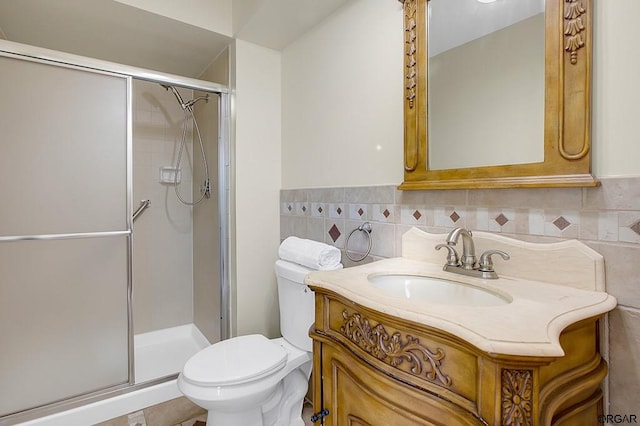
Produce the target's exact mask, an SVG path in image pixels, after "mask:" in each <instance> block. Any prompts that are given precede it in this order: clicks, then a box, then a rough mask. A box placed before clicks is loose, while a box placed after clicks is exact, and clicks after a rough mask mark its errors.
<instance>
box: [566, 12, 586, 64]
mask: <svg viewBox="0 0 640 426" xmlns="http://www.w3.org/2000/svg"><path fill="white" fill-rule="evenodd" d="M585 13H586V10H585V8H584V7H583V6H582V1H581V0H566V3H565V14H564V20H565V25H564V37H565V45H564V50H566V51H567V52H569V54H570V55H571V59H570V62H571V63H572V64H573V65H575V64H577V63H578V50H579V49H581V48H582V47H583V46H584V31H585V26H584V22H583V21H582V17H583V15H584V14H585Z"/></svg>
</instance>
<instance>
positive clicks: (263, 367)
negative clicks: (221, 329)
mask: <svg viewBox="0 0 640 426" xmlns="http://www.w3.org/2000/svg"><path fill="white" fill-rule="evenodd" d="M286 363H287V351H286V350H285V349H284V348H283V347H282V346H280V345H278V344H275V343H273V342H272V341H270V340H269V339H267V338H266V337H264V336H262V335H260V334H251V335H247V336H239V337H234V338H232V339H228V340H223V341H221V342H219V343H216V344H213V345H211V346H209V347H208V348H206V349H204V350H202V351H200V352H199V353H197V354H196V355H194V356H193V357H192V358H191V359H190V360H189V361H187V363H186V364H185V366H184V369H183V370H182V377H183V378H184V379H185V380H186V381H188V382H191V383H193V384H197V385H200V386H207V387H208V386H212V387H213V386H229V385H239V384H242V383H247V382H251V381H254V380H258V379H260V378H262V377H266V376H269V375H271V374H273V373H275V372H277V371H278V370H280V369H282V368H283V367H284V366H285V364H286Z"/></svg>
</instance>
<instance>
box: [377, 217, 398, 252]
mask: <svg viewBox="0 0 640 426" xmlns="http://www.w3.org/2000/svg"><path fill="white" fill-rule="evenodd" d="M372 225H373V232H371V254H372V255H374V256H379V257H384V258H389V257H394V256H395V253H396V247H395V241H396V238H395V232H396V227H395V226H394V225H391V224H386V223H374V224H372Z"/></svg>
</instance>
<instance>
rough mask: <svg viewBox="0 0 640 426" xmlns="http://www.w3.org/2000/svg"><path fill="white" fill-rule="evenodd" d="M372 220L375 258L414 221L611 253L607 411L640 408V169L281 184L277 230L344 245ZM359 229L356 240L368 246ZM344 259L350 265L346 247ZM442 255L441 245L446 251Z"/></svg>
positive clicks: (442, 229)
mask: <svg viewBox="0 0 640 426" xmlns="http://www.w3.org/2000/svg"><path fill="white" fill-rule="evenodd" d="M364 222H370V223H371V224H372V228H373V232H372V233H371V237H372V248H371V255H370V256H369V259H367V260H368V261H371V260H377V259H380V258H388V257H395V256H399V255H400V249H401V247H400V241H401V239H400V238H401V236H402V234H404V233H405V232H406V231H407V230H409V229H410V228H411V227H413V226H415V227H418V228H420V229H423V230H425V231H428V232H435V233H443V234H444V233H447V232H449V231H450V230H451V229H453V228H454V227H458V226H462V227H466V228H469V229H471V230H481V231H487V232H494V233H502V234H507V235H508V236H510V237H513V238H518V239H521V240H526V241H532V242H553V241H561V240H565V239H578V240H580V241H582V242H584V243H585V244H587V245H589V246H590V247H592V248H593V249H594V250H596V251H597V252H599V253H600V254H602V255H603V256H604V258H605V273H606V277H607V292H608V293H610V294H612V295H613V296H615V297H616V298H617V299H618V308H616V310H615V311H614V312H613V313H612V315H611V318H612V320H611V321H610V323H609V324H610V328H611V330H610V331H611V333H610V357H609V358H610V359H609V361H610V373H609V381H610V384H611V386H610V388H611V391H610V401H611V406H610V407H609V408H607V407H605V411H606V412H608V413H627V414H634V413H636V412H637V414H640V409H637V408H636V407H635V405H633V403H632V402H631V401H630V399H629V398H628V397H626V396H625V395H637V394H638V393H640V339H638V338H637V336H640V321H638V319H640V177H625V178H604V179H601V185H600V186H599V187H596V188H535V189H532V188H529V189H474V190H471V189H470V190H438V191H399V190H397V189H396V187H395V186H393V185H388V186H370V187H344V188H310V189H290V190H282V191H281V192H280V237H281V238H282V239H284V238H286V237H288V236H290V235H295V236H297V237H300V238H309V239H312V240H316V241H322V242H325V243H327V244H331V245H334V246H336V247H339V248H341V249H344V244H345V241H346V239H347V237H348V236H349V234H350V233H351V232H354V231H353V230H354V229H357V228H358V227H359V226H360V225H362V224H363V223H364ZM361 234H362V232H358V231H355V232H354V234H353V235H352V237H351V238H350V239H349V250H350V251H354V252H356V253H358V252H359V253H363V252H365V251H366V247H367V245H366V244H367V241H366V238H365V237H364V236H363V235H361ZM343 260H344V261H345V262H344V263H345V266H353V263H351V262H349V261H348V260H347V259H346V257H343ZM443 262H444V254H443Z"/></svg>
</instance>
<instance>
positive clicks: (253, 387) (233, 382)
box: [178, 259, 315, 426]
mask: <svg viewBox="0 0 640 426" xmlns="http://www.w3.org/2000/svg"><path fill="white" fill-rule="evenodd" d="M275 270H276V276H277V281H278V302H279V304H280V331H281V333H282V336H283V337H281V338H277V339H271V340H270V339H267V338H266V337H264V336H262V335H259V334H252V335H247V336H239V337H234V338H231V339H228V340H223V341H221V342H219V343H216V344H213V345H211V346H209V347H207V348H205V349H203V350H201V351H200V352H198V353H197V354H195V355H194V356H193V357H191V358H190V359H189V360H188V361H187V362H186V364H185V365H184V368H183V369H182V372H181V373H180V375H179V376H178V388H179V389H180V391H181V392H182V393H183V394H184V395H185V396H186V397H187V398H188V399H190V400H191V401H193V402H194V403H195V404H197V405H199V406H200V407H202V408H204V409H206V410H208V415H207V425H208V426H218V425H221V426H235V425H243V426H262V425H269V426H271V425H278V426H289V425H291V426H298V425H300V426H304V421H303V420H302V416H301V413H302V405H303V402H304V397H305V395H306V393H307V388H308V383H309V376H310V374H311V359H312V357H311V351H312V341H311V338H310V337H309V328H310V327H311V325H312V323H313V321H314V306H315V305H314V293H313V292H312V291H311V290H310V289H309V288H308V287H307V286H306V285H305V284H304V277H305V276H306V275H307V274H308V273H309V272H310V271H312V269H309V268H306V267H304V266H301V265H298V264H295V263H291V262H288V261H285V260H282V259H280V260H278V261H276V264H275Z"/></svg>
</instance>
